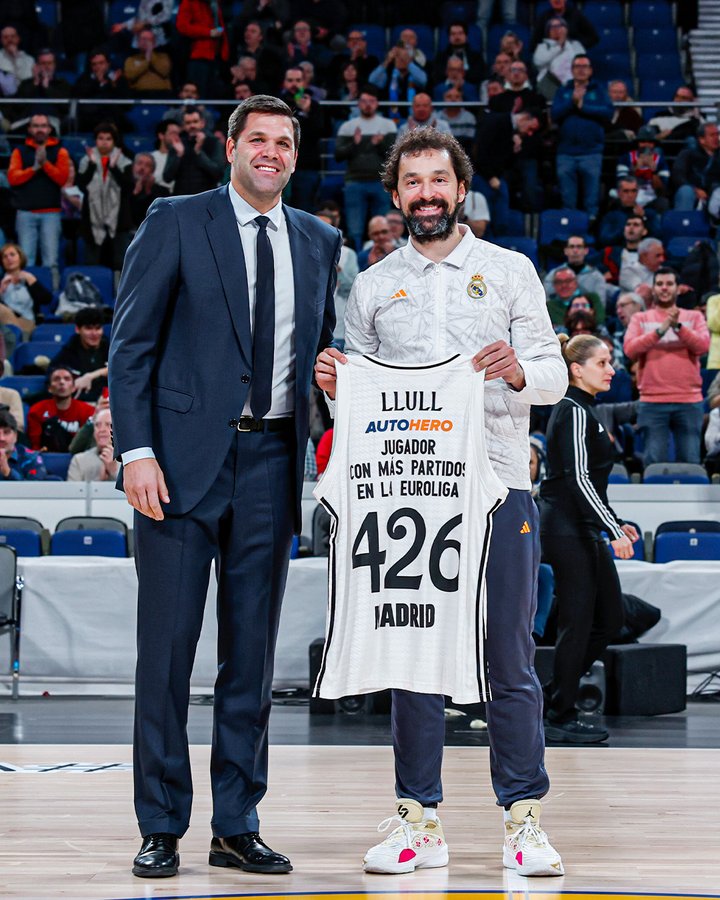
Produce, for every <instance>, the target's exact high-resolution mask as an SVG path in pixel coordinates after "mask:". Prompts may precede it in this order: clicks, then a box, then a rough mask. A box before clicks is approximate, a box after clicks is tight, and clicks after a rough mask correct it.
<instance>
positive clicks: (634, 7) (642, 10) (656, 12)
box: [586, 0, 674, 46]
mask: <svg viewBox="0 0 720 900" xmlns="http://www.w3.org/2000/svg"><path fill="white" fill-rule="evenodd" d="M586 9H587V4H586ZM628 9H629V12H630V24H631V25H632V26H633V27H634V28H637V29H644V28H647V27H648V23H649V22H650V23H652V25H653V26H654V27H655V28H661V27H665V28H674V23H673V8H672V4H671V3H668V0H633V2H632V3H628ZM636 46H637V44H636Z"/></svg>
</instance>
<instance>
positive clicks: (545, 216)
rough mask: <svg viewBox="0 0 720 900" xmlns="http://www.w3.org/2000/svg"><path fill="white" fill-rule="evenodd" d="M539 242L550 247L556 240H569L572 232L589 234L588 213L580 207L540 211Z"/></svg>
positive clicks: (542, 245)
mask: <svg viewBox="0 0 720 900" xmlns="http://www.w3.org/2000/svg"><path fill="white" fill-rule="evenodd" d="M539 218H540V223H539V228H538V244H539V245H540V246H541V247H549V246H550V244H552V243H553V242H554V241H563V242H565V241H567V239H568V238H569V237H570V235H572V234H583V235H584V234H587V231H588V227H589V224H590V222H589V219H588V215H587V213H584V212H581V211H580V210H578V209H545V210H543V211H542V212H541V213H540V217H539Z"/></svg>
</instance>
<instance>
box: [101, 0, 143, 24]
mask: <svg viewBox="0 0 720 900" xmlns="http://www.w3.org/2000/svg"><path fill="white" fill-rule="evenodd" d="M137 10H138V3H137V2H135V3H133V0H110V3H109V4H108V16H107V22H108V25H117V23H118V22H127V20H128V19H133V18H135V16H136V15H137Z"/></svg>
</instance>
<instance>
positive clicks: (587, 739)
mask: <svg viewBox="0 0 720 900" xmlns="http://www.w3.org/2000/svg"><path fill="white" fill-rule="evenodd" d="M545 737H546V738H547V739H548V740H549V741H557V742H558V743H563V744H599V743H600V742H601V741H606V740H607V739H608V737H610V735H609V734H608V732H607V730H606V729H605V728H603V727H602V725H593V724H591V723H590V722H586V721H584V720H583V719H571V720H570V721H569V722H553V721H552V720H550V719H545Z"/></svg>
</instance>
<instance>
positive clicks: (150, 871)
mask: <svg viewBox="0 0 720 900" xmlns="http://www.w3.org/2000/svg"><path fill="white" fill-rule="evenodd" d="M177 847H178V838H177V835H176V834H166V833H165V832H159V833H158V834H148V835H147V836H146V837H144V838H143V842H142V847H141V848H140V852H139V853H138V855H137V856H136V857H135V859H134V860H133V869H132V872H133V875H137V876H138V877H139V878H169V877H170V876H171V875H177V873H178V866H179V865H180V854H179V853H178V849H177Z"/></svg>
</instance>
